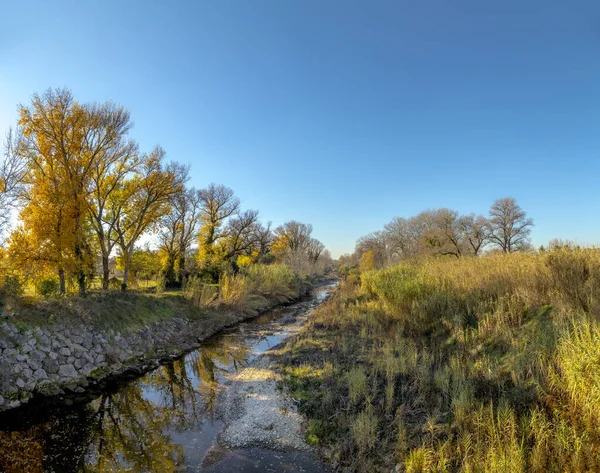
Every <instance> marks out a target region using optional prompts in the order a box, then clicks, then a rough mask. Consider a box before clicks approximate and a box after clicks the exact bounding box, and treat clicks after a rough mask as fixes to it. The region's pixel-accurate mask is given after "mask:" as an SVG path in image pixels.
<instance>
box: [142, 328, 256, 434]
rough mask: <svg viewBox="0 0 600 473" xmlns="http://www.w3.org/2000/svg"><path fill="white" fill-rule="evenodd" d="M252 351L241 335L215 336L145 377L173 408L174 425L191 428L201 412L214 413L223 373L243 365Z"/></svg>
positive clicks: (180, 427) (233, 370) (174, 426)
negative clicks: (196, 348) (184, 355)
mask: <svg viewBox="0 0 600 473" xmlns="http://www.w3.org/2000/svg"><path fill="white" fill-rule="evenodd" d="M250 353H251V348H250V345H249V343H247V342H246V340H244V339H242V338H241V337H231V336H221V337H216V338H214V339H212V340H210V341H209V342H207V343H205V344H204V345H203V346H202V348H201V349H199V350H196V351H194V352H191V353H189V354H188V355H187V356H186V357H185V358H183V359H180V360H177V361H174V362H173V363H170V364H168V365H165V366H162V367H161V368H159V369H158V370H156V371H154V372H153V373H151V374H150V375H148V376H146V377H145V378H144V383H145V384H146V385H148V386H150V387H151V388H152V389H153V390H155V391H156V392H157V393H159V394H160V396H161V401H160V404H161V405H162V406H165V407H169V408H170V409H172V416H173V419H172V428H176V429H178V430H181V429H186V428H190V427H191V426H192V424H193V422H195V421H197V420H198V419H199V418H200V417H201V416H202V415H207V414H208V415H211V416H212V414H214V409H215V406H216V401H217V397H218V394H219V391H220V389H221V382H222V379H223V376H225V375H227V374H228V373H230V372H235V371H237V370H238V369H239V368H240V367H241V366H244V365H245V362H246V360H247V359H248V357H249V356H250ZM194 378H195V379H194ZM196 380H197V381H198V384H197V386H195V381H196Z"/></svg>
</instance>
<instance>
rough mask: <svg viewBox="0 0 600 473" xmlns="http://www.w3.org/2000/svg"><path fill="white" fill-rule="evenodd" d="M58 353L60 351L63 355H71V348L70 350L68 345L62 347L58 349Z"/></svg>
mask: <svg viewBox="0 0 600 473" xmlns="http://www.w3.org/2000/svg"><path fill="white" fill-rule="evenodd" d="M58 353H60V354H61V355H63V356H71V350H69V349H68V348H67V347H62V348H61V349H59V350H58Z"/></svg>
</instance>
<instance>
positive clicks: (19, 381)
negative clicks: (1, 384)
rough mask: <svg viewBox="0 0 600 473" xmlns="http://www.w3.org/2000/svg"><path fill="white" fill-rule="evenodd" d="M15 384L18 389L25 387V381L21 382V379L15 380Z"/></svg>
mask: <svg viewBox="0 0 600 473" xmlns="http://www.w3.org/2000/svg"><path fill="white" fill-rule="evenodd" d="M15 384H16V385H17V387H18V388H19V389H23V388H24V387H25V381H23V380H22V379H21V378H17V381H16V382H15Z"/></svg>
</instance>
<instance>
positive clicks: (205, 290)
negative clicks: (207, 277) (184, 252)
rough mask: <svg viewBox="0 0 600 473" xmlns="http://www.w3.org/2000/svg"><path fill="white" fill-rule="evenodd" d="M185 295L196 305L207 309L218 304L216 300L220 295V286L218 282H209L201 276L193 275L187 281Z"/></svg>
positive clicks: (184, 287)
mask: <svg viewBox="0 0 600 473" xmlns="http://www.w3.org/2000/svg"><path fill="white" fill-rule="evenodd" d="M183 296H184V297H185V298H186V299H187V300H188V301H190V303H191V304H192V305H193V306H194V307H198V308H199V309H207V308H209V307H214V306H215V305H216V300H217V297H218V296H219V286H218V285H217V284H207V283H205V282H204V281H202V280H201V279H200V278H198V277H195V276H192V277H190V278H188V279H187V280H186V281H185V284H184V286H183Z"/></svg>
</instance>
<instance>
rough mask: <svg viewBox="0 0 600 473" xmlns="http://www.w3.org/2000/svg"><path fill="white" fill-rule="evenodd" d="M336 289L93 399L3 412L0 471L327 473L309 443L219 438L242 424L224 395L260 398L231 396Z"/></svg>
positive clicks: (319, 289)
mask: <svg viewBox="0 0 600 473" xmlns="http://www.w3.org/2000/svg"><path fill="white" fill-rule="evenodd" d="M332 288H333V285H330V286H322V287H317V288H315V290H314V291H313V294H312V296H311V297H310V298H308V299H306V300H303V301H301V302H298V303H295V304H293V305H290V306H287V307H283V308H279V309H276V310H273V311H270V312H267V313H265V314H263V315H261V316H259V317H257V318H255V319H252V320H250V321H247V322H243V323H240V324H238V325H236V326H235V327H232V328H230V329H226V330H224V331H222V332H220V333H219V334H217V335H215V336H214V337H211V338H210V339H208V340H206V341H205V342H203V343H202V345H201V346H200V347H199V348H198V349H196V350H193V351H191V352H189V353H187V354H186V355H184V356H183V357H181V358H179V359H177V360H174V361H171V362H168V363H165V364H162V365H160V366H159V367H158V368H156V369H155V370H153V371H151V372H148V373H146V374H145V375H142V376H141V377H138V378H135V379H130V380H129V381H119V382H118V383H114V384H112V385H109V386H108V387H107V388H106V389H105V390H104V391H102V392H97V393H95V394H94V395H93V397H92V396H90V395H89V394H86V395H83V397H82V396H80V397H79V398H74V397H67V398H63V399H58V400H57V399H54V400H48V401H45V402H43V403H41V402H37V403H34V402H32V403H31V404H30V405H25V406H23V407H21V408H18V409H14V410H12V411H7V412H5V413H3V414H1V415H0V472H5V473H13V472H28V473H37V472H56V473H59V472H60V473H63V472H65V473H66V472H69V473H70V472H122V471H127V472H136V473H137V472H157V473H158V472H160V473H170V472H201V473H226V472H240V473H259V472H260V473H263V472H275V473H279V472H285V473H296V472H298V473H299V472H306V473H326V472H329V471H330V470H329V469H328V468H327V467H326V466H325V465H324V464H323V463H321V462H320V461H319V460H318V459H317V458H316V456H315V455H314V453H313V452H312V451H311V450H310V449H309V448H308V447H307V448H285V447H282V446H281V445H284V446H285V445H286V444H285V442H283V443H281V444H280V445H279V446H278V445H275V444H261V443H260V442H255V444H253V441H252V438H250V439H248V442H246V443H247V444H244V445H242V446H232V445H228V444H227V443H224V442H222V441H221V437H222V433H223V431H224V430H226V429H231V428H234V430H235V428H236V427H238V426H236V425H228V423H231V422H234V421H235V419H236V418H235V416H234V417H232V416H231V415H230V414H231V413H230V412H229V411H230V410H232V408H231V404H227V403H226V402H225V401H224V399H228V398H231V394H235V395H236V396H237V397H240V396H241V397H242V398H243V397H250V396H252V394H245V393H242V394H243V395H241V394H240V393H228V392H227V390H228V389H230V390H239V389H240V388H239V387H238V385H240V382H239V381H237V382H234V381H232V379H235V377H236V375H238V374H240V373H243V372H244V370H248V369H253V368H252V366H255V365H256V364H257V363H260V364H261V367H262V368H264V367H265V366H267V367H268V365H269V364H271V363H272V362H271V361H270V358H269V356H264V354H265V353H266V352H268V351H269V350H271V349H272V348H273V347H275V346H277V345H278V344H280V343H281V342H282V341H284V340H285V339H286V338H287V337H289V336H290V335H291V334H293V333H294V332H295V331H297V330H298V328H299V326H300V325H301V324H302V323H303V322H304V320H305V319H306V317H307V316H308V314H309V313H310V312H311V311H312V310H313V309H314V308H315V307H316V306H317V305H318V304H320V303H321V302H322V301H323V300H325V299H326V298H327V296H328V295H329V293H330V291H331V290H332ZM255 371H256V370H255ZM277 396H280V397H282V398H283V397H284V396H285V395H284V394H283V393H279V394H277ZM282 402H283V401H282ZM283 411H285V409H283ZM249 414H252V412H250V413H249ZM278 415H279V417H281V414H278ZM283 415H284V416H285V415H286V413H285V412H284V414H283ZM295 415H296V416H297V414H295ZM240 422H244V421H240ZM241 427H247V425H242V426H241ZM265 428H269V429H273V426H272V425H270V426H269V427H265ZM275 432H277V429H275ZM250 436H252V435H250ZM281 440H284V441H285V439H281Z"/></svg>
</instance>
